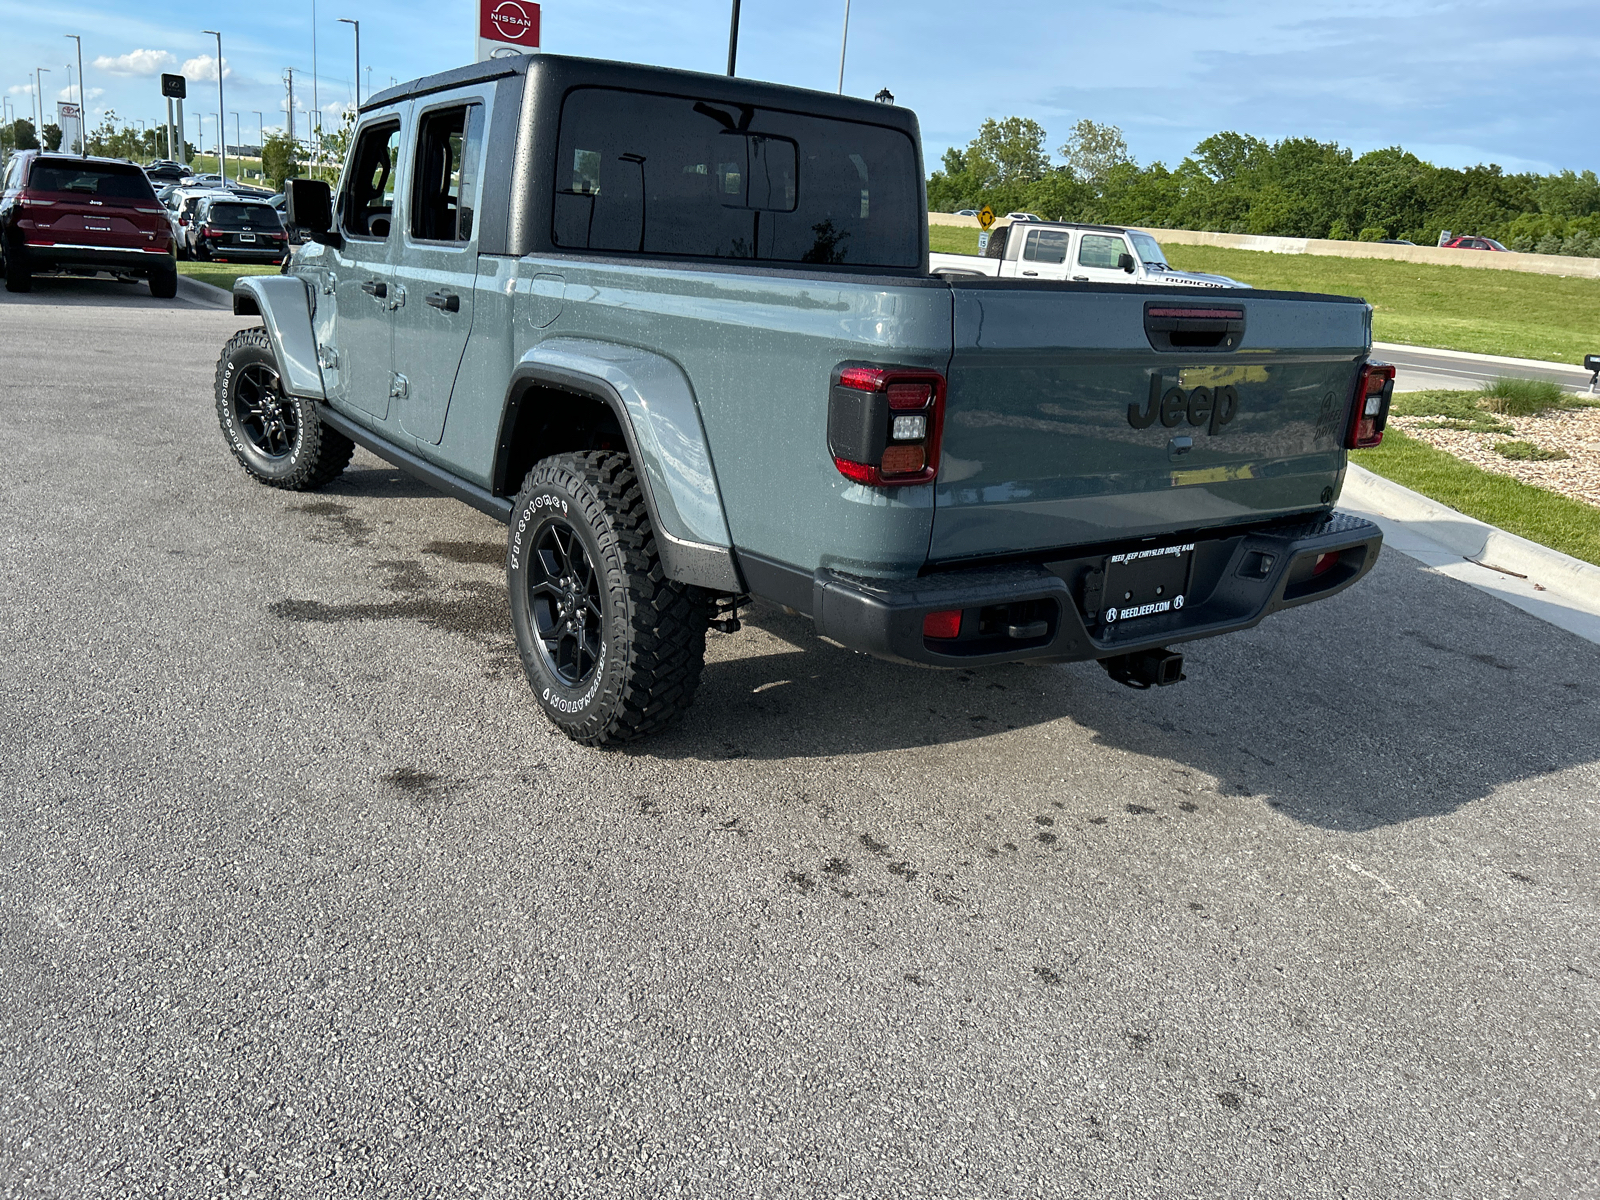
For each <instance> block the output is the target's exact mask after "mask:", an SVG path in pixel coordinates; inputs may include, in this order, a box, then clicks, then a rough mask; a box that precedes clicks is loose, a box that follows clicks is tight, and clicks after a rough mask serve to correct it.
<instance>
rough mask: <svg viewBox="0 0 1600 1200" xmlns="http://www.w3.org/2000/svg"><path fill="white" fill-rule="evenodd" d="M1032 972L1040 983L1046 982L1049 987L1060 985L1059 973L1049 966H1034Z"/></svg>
mask: <svg viewBox="0 0 1600 1200" xmlns="http://www.w3.org/2000/svg"><path fill="white" fill-rule="evenodd" d="M1033 973H1034V975H1035V976H1037V977H1038V979H1039V981H1040V982H1041V983H1044V984H1047V985H1048V986H1050V987H1060V986H1061V975H1060V973H1059V972H1056V971H1052V970H1051V969H1050V968H1049V967H1035V968H1034V969H1033Z"/></svg>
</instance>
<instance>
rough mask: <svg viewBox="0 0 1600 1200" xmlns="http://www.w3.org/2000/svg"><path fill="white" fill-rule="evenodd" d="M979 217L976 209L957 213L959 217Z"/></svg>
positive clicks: (966, 209)
mask: <svg viewBox="0 0 1600 1200" xmlns="http://www.w3.org/2000/svg"><path fill="white" fill-rule="evenodd" d="M977 215H978V210H977V209H975V208H963V209H961V210H959V211H958V212H957V213H956V216H958V217H975V216H977Z"/></svg>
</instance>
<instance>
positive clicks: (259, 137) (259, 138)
mask: <svg viewBox="0 0 1600 1200" xmlns="http://www.w3.org/2000/svg"><path fill="white" fill-rule="evenodd" d="M250 111H251V112H253V113H255V114H256V153H257V154H259V155H261V156H262V157H263V158H264V157H265V156H266V150H265V149H263V147H265V146H266V144H267V119H266V118H265V117H263V116H262V115H261V110H260V109H259V108H252V109H251V110H250ZM266 165H267V164H266V163H265V162H263V163H262V164H261V166H262V169H263V170H265V169H266Z"/></svg>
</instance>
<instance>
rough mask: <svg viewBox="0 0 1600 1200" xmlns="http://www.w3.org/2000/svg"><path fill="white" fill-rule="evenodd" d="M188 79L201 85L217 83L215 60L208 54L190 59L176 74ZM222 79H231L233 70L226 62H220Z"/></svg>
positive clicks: (224, 60) (225, 60)
mask: <svg viewBox="0 0 1600 1200" xmlns="http://www.w3.org/2000/svg"><path fill="white" fill-rule="evenodd" d="M178 73H179V74H180V75H184V76H186V77H188V78H189V79H197V80H200V81H201V82H202V83H215V82H216V81H217V60H216V59H215V58H213V57H212V56H211V55H209V54H202V55H201V56H200V57H199V58H191V59H189V60H188V61H186V62H185V63H184V64H183V69H182V70H181V71H179V72H178ZM222 77H223V78H224V79H232V78H233V68H232V67H231V66H229V65H228V60H227V59H226V58H224V59H223V60H222Z"/></svg>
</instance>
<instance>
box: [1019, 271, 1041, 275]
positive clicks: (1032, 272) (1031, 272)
mask: <svg viewBox="0 0 1600 1200" xmlns="http://www.w3.org/2000/svg"><path fill="white" fill-rule="evenodd" d="M1038 273H1039V272H1037V271H1024V272H1023V274H1024V275H1037V274H1038Z"/></svg>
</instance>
